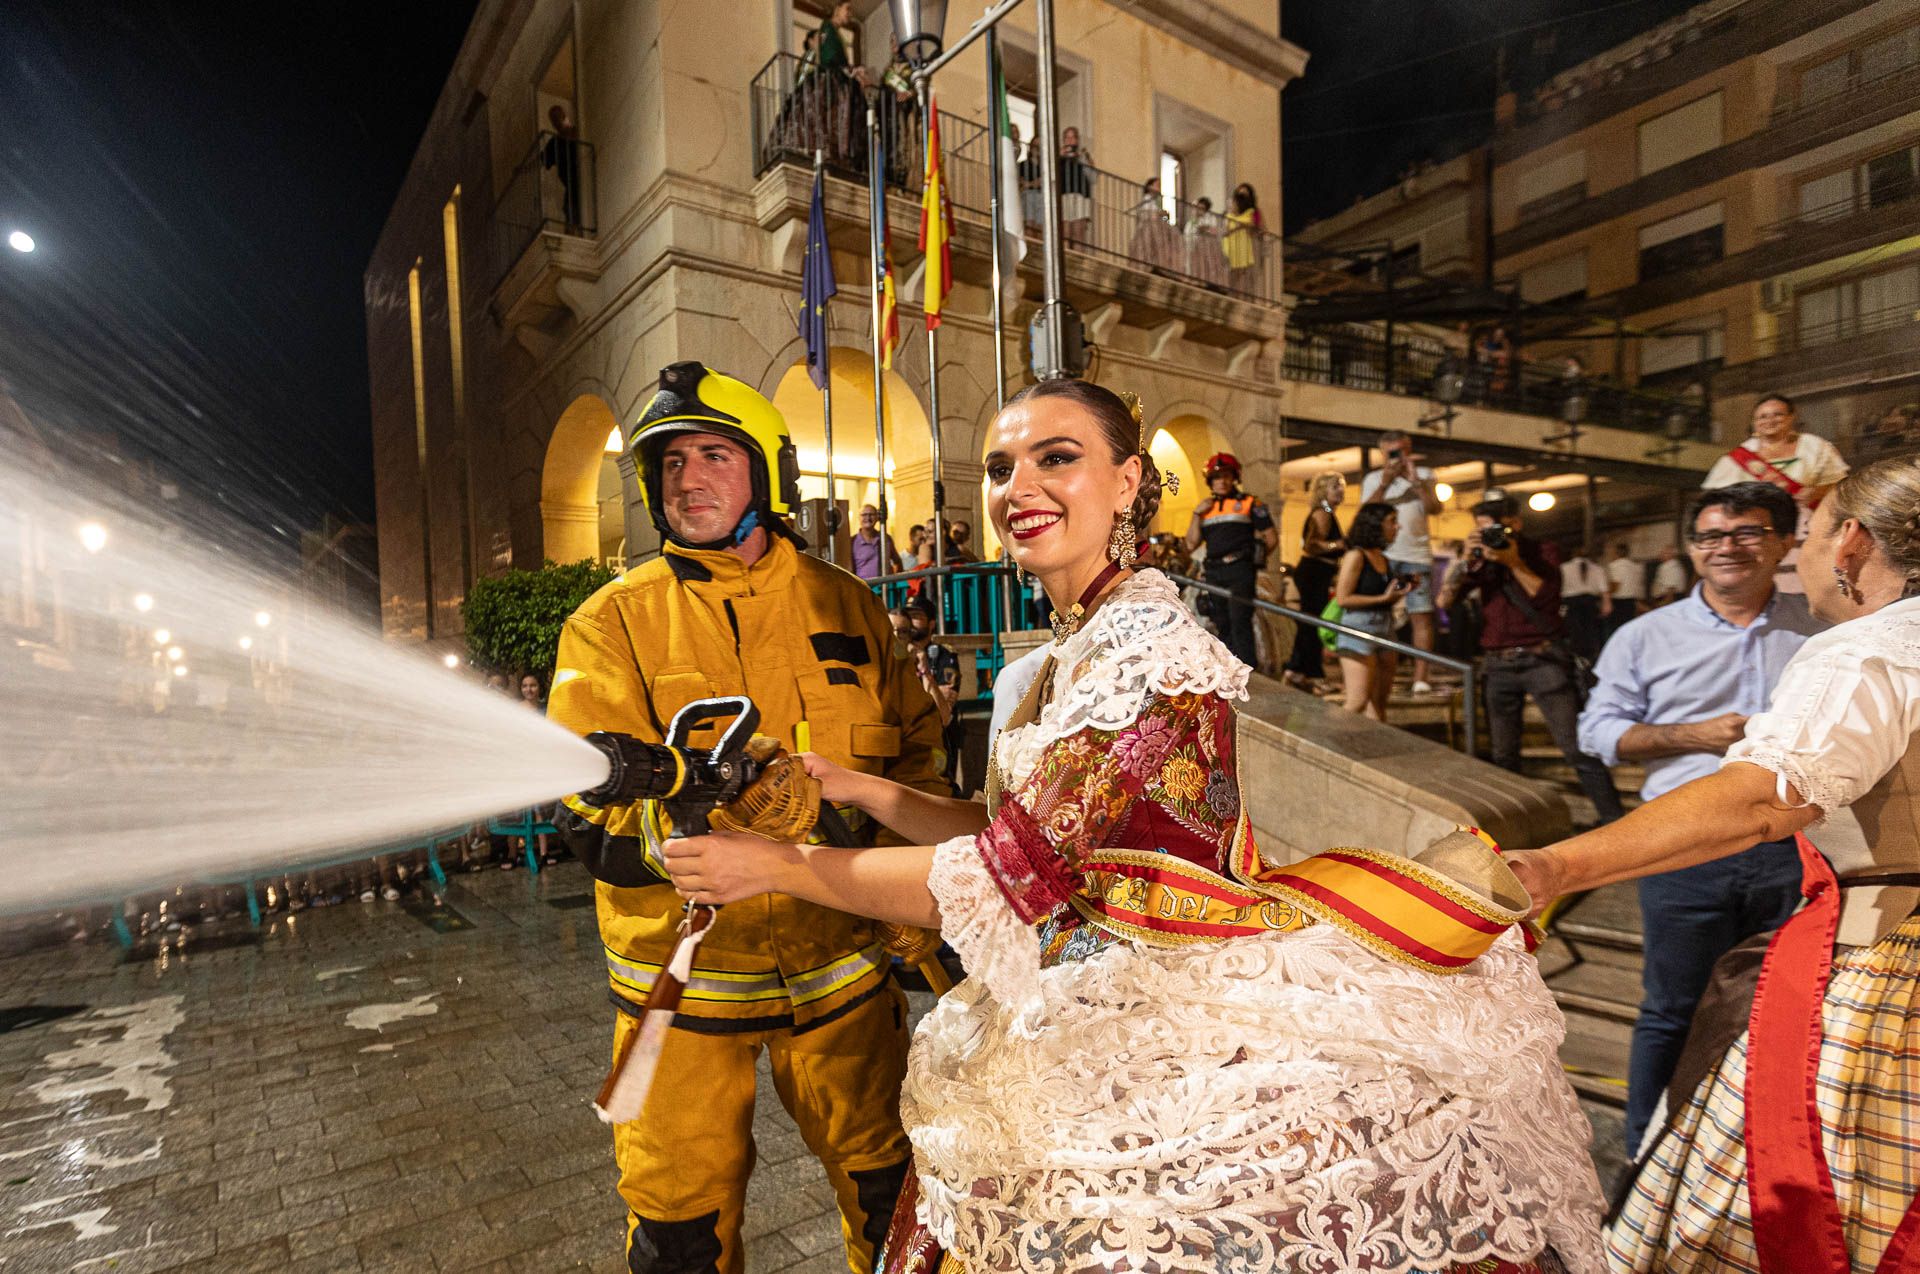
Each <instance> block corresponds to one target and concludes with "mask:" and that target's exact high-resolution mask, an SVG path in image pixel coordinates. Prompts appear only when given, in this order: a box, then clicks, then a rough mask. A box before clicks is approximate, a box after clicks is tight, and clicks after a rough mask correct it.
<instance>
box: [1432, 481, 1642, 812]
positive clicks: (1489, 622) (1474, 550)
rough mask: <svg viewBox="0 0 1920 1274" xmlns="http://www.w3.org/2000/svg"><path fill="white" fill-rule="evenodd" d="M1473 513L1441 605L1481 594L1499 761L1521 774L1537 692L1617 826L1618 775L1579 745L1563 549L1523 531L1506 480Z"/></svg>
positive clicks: (1577, 675) (1584, 785)
mask: <svg viewBox="0 0 1920 1274" xmlns="http://www.w3.org/2000/svg"><path fill="white" fill-rule="evenodd" d="M1473 520H1474V523H1475V529H1474V532H1473V534H1472V535H1470V536H1468V537H1467V547H1466V560H1465V561H1463V562H1462V563H1461V564H1460V565H1459V566H1457V567H1455V568H1454V570H1453V573H1452V574H1451V575H1449V576H1448V577H1447V582H1446V584H1445V585H1444V586H1443V587H1442V588H1441V590H1440V605H1441V606H1442V607H1446V606H1450V605H1452V604H1453V600H1454V598H1455V597H1457V596H1459V595H1460V594H1461V593H1462V592H1468V593H1478V594H1479V596H1480V608H1481V615H1482V617H1483V618H1482V625H1481V629H1480V651H1481V654H1482V656H1483V659H1482V670H1483V679H1484V681H1485V683H1486V691H1487V733H1488V734H1489V735H1490V736H1491V743H1492V746H1493V763H1494V764H1495V765H1497V766H1499V767H1501V768H1502V769H1506V770H1512V771H1513V772H1514V773H1515V774H1518V773H1520V738H1521V731H1522V729H1523V728H1524V727H1523V720H1522V716H1523V714H1524V713H1525V711H1526V706H1527V696H1528V695H1532V696H1533V701H1534V703H1536V704H1538V705H1539V708H1540V712H1541V715H1543V716H1544V717H1546V719H1547V729H1548V730H1549V731H1550V732H1552V734H1553V742H1554V745H1555V746H1556V747H1558V748H1559V749H1560V753H1561V755H1562V756H1564V757H1566V758H1567V763H1568V764H1570V765H1571V766H1573V771H1574V773H1575V774H1576V775H1578V776H1579V778H1580V787H1581V790H1582V791H1584V792H1586V794H1587V796H1588V798H1589V799H1591V800H1592V801H1593V808H1594V811H1595V813H1596V814H1597V815H1598V816H1599V819H1600V821H1601V822H1602V823H1611V822H1612V821H1613V820H1614V819H1616V818H1619V817H1620V816H1621V814H1623V813H1624V812H1625V811H1624V810H1623V809H1622V808H1621V805H1620V794H1619V793H1618V792H1616V791H1615V790H1614V787H1613V776H1612V775H1611V774H1609V773H1608V772H1607V767H1606V765H1605V764H1604V763H1603V762H1602V761H1601V760H1600V758H1599V757H1596V756H1590V755H1588V754H1586V753H1584V752H1582V751H1581V750H1580V740H1579V728H1580V700H1581V696H1582V694H1583V692H1584V689H1585V687H1584V686H1583V685H1582V679H1583V677H1584V675H1585V674H1584V672H1583V670H1582V669H1581V668H1580V666H1579V663H1578V661H1577V660H1576V659H1575V657H1574V653H1573V649H1572V647H1571V646H1569V645H1568V644H1567V637H1566V629H1565V626H1564V625H1563V624H1562V623H1561V621H1560V551H1559V550H1558V549H1557V548H1555V547H1554V546H1553V545H1552V544H1543V543H1536V542H1534V541H1533V540H1530V539H1528V538H1527V537H1526V536H1525V534H1523V532H1522V530H1521V523H1522V518H1521V514H1520V502H1519V500H1517V499H1515V498H1514V497H1513V496H1511V495H1509V494H1508V493H1507V492H1506V491H1505V490H1503V489H1501V488H1500V487H1488V488H1487V489H1486V491H1485V492H1484V493H1483V494H1482V495H1481V497H1480V503H1478V504H1476V505H1474V506H1473ZM1469 708H1471V705H1469Z"/></svg>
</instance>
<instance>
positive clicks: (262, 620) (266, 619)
mask: <svg viewBox="0 0 1920 1274" xmlns="http://www.w3.org/2000/svg"><path fill="white" fill-rule="evenodd" d="M253 622H254V623H256V624H258V625H259V626H260V627H262V628H265V627H266V626H267V625H268V624H271V623H272V622H273V616H272V615H269V614H268V613H267V612H266V611H263V610H257V611H255V612H253Z"/></svg>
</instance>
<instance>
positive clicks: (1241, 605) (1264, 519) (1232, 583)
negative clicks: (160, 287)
mask: <svg viewBox="0 0 1920 1274" xmlns="http://www.w3.org/2000/svg"><path fill="white" fill-rule="evenodd" d="M1207 490H1208V491H1209V492H1210V494H1209V495H1208V497H1207V498H1206V499H1205V500H1202V501H1201V502H1200V507H1198V508H1196V509H1195V510H1194V511H1193V521H1192V522H1191V523H1189V524H1188V526H1187V547H1188V548H1190V549H1197V548H1199V547H1200V545H1201V543H1202V542H1205V544H1206V546H1207V561H1206V580H1207V583H1209V584H1213V585H1215V586H1217V587H1220V588H1224V589H1226V590H1227V591H1228V592H1229V593H1231V594H1232V597H1231V598H1230V599H1228V600H1226V601H1224V602H1223V601H1222V600H1221V599H1220V598H1219V597H1218V596H1216V595H1213V594H1207V595H1206V596H1205V597H1204V598H1203V600H1204V601H1205V602H1206V610H1205V613H1206V614H1207V615H1208V616H1209V617H1211V618H1212V619H1213V620H1214V621H1215V624H1216V625H1217V626H1218V627H1219V629H1220V639H1221V640H1222V641H1224V642H1226V643H1227V649H1228V650H1231V651H1232V652H1233V656H1234V658H1236V659H1238V660H1239V661H1240V662H1241V663H1243V664H1245V665H1247V667H1249V668H1253V669H1255V670H1256V671H1257V670H1258V669H1259V664H1258V662H1257V660H1258V659H1259V655H1258V654H1257V653H1256V652H1255V650H1254V645H1253V606H1252V601H1253V586H1254V578H1255V576H1257V575H1259V573H1260V568H1261V567H1262V566H1264V565H1266V561H1267V554H1269V553H1271V552H1273V550H1274V549H1275V548H1276V547H1278V546H1279V544H1280V532H1279V531H1277V530H1275V529H1274V525H1273V514H1271V513H1269V512H1267V506H1266V505H1265V504H1263V503H1261V501H1259V500H1258V499H1256V498H1255V497H1253V496H1250V495H1248V494H1247V493H1246V492H1244V491H1242V490H1241V489H1240V461H1239V459H1238V458H1237V457H1236V456H1234V455H1233V454H1232V453H1231V452H1226V451H1223V452H1221V453H1220V454H1219V455H1217V456H1214V457H1212V458H1211V459H1209V460H1208V461H1207ZM1243 598H1244V599H1245V600H1244V601H1243V600H1241V599H1243Z"/></svg>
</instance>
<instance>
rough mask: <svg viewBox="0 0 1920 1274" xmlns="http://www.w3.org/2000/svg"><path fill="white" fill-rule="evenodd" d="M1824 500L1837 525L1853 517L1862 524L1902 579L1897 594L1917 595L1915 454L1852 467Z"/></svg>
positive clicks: (1919, 547) (1919, 459) (1919, 475)
mask: <svg viewBox="0 0 1920 1274" xmlns="http://www.w3.org/2000/svg"><path fill="white" fill-rule="evenodd" d="M1827 499H1828V500H1830V501H1832V503H1833V516H1834V521H1835V523H1836V524H1837V523H1840V522H1844V521H1846V520H1847V519H1848V518H1852V519H1853V520H1854V521H1856V522H1858V523H1859V524H1860V525H1861V526H1863V527H1865V528H1866V530H1867V534H1869V535H1871V536H1872V537H1873V542H1874V543H1875V544H1876V545H1878V546H1879V549H1880V552H1881V553H1882V554H1883V555H1884V556H1885V557H1886V559H1887V561H1888V562H1890V563H1891V564H1892V565H1893V568H1894V569H1895V570H1897V571H1899V572H1900V573H1901V574H1902V575H1904V576H1905V577H1906V581H1907V586H1906V591H1905V592H1904V593H1903V594H1902V596H1904V597H1916V596H1920V456H1892V457H1889V458H1887V459H1885V460H1878V461H1875V462H1874V463H1873V464H1870V465H1868V466H1867V467H1866V468H1864V469H1856V470H1854V471H1853V472H1852V473H1850V474H1848V475H1847V476H1846V477H1844V478H1842V479H1841V480H1840V482H1839V485H1837V486H1835V487H1834V489H1833V494H1832V495H1830V496H1828V497H1827Z"/></svg>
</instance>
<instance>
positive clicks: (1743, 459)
mask: <svg viewBox="0 0 1920 1274" xmlns="http://www.w3.org/2000/svg"><path fill="white" fill-rule="evenodd" d="M1727 459H1729V460H1731V461H1733V462H1734V463H1735V464H1737V465H1739V466H1740V470H1741V472H1743V473H1745V474H1746V475H1747V476H1748V477H1750V478H1753V479H1755V480H1757V481H1760V482H1771V483H1772V484H1773V485H1774V486H1776V487H1780V488H1782V489H1783V490H1785V491H1786V493H1787V494H1788V495H1796V496H1797V495H1799V494H1800V486H1801V484H1800V483H1798V482H1795V481H1794V480H1793V479H1792V478H1789V477H1788V476H1787V475H1786V474H1785V473H1784V472H1782V471H1781V469H1780V467H1779V466H1778V465H1776V464H1774V463H1773V461H1771V460H1769V459H1767V458H1766V457H1765V456H1763V455H1761V454H1760V453H1759V452H1757V451H1753V450H1750V449H1749V448H1747V447H1735V448H1734V449H1733V450H1731V451H1729V452H1727Z"/></svg>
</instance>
